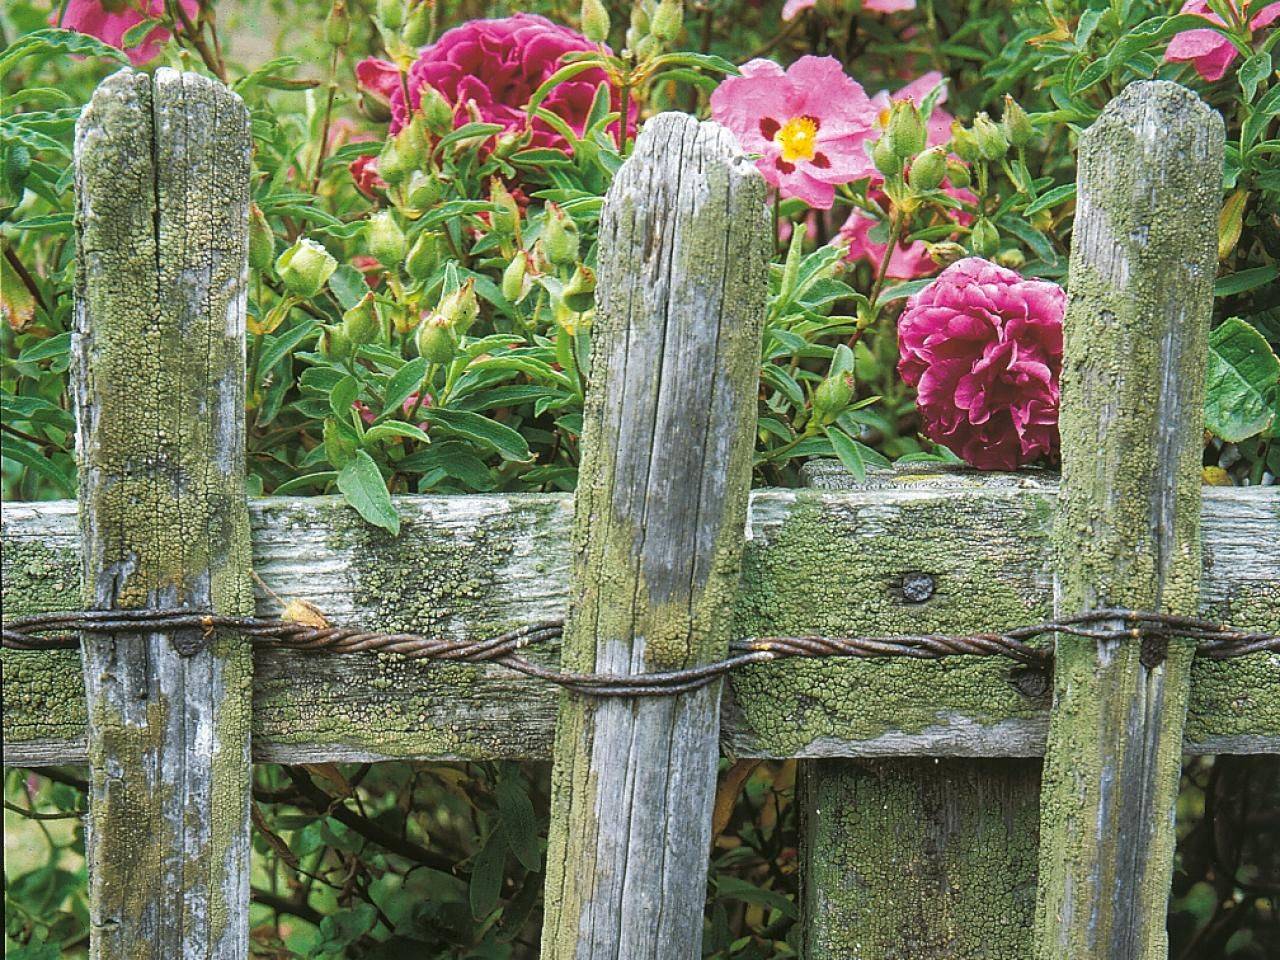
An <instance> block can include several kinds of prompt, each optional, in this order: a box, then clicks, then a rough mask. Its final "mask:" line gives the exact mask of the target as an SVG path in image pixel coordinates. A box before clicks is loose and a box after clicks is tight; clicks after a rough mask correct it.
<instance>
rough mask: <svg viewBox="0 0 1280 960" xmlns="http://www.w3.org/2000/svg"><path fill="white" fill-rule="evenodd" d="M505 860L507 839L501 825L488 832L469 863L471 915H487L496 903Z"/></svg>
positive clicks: (500, 888) (500, 890) (500, 887)
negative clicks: (487, 836)
mask: <svg viewBox="0 0 1280 960" xmlns="http://www.w3.org/2000/svg"><path fill="white" fill-rule="evenodd" d="M506 860H507V841H506V838H505V837H504V836H503V829H502V827H498V828H497V829H496V830H494V831H493V833H491V834H489V839H488V840H487V841H486V842H485V845H484V847H483V848H482V849H481V850H480V852H479V853H478V854H476V859H475V862H474V863H472V865H471V889H470V891H469V894H470V900H471V915H472V916H473V917H476V918H481V917H487V916H488V915H489V914H491V913H493V908H494V907H496V906H497V905H498V894H499V893H501V892H502V873H503V868H504V867H505V866H506Z"/></svg>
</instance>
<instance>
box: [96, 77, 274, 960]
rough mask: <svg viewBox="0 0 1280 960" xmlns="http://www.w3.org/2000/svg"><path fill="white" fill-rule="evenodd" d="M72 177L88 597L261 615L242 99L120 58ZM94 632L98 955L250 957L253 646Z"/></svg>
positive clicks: (166, 959)
mask: <svg viewBox="0 0 1280 960" xmlns="http://www.w3.org/2000/svg"><path fill="white" fill-rule="evenodd" d="M76 189H77V218H78V236H79V265H78V270H79V273H78V277H77V283H76V337H75V346H74V349H73V351H72V352H73V356H74V359H75V381H74V383H75V399H76V413H77V421H78V443H77V447H78V454H79V460H80V522H81V536H82V537H83V541H84V567H83V583H84V589H83V594H84V596H83V599H84V602H85V603H86V604H87V605H89V606H91V607H97V608H104V609H105V608H115V609H138V608H147V607H167V606H174V605H179V606H188V607H191V608H209V607H212V608H215V609H216V610H218V611H219V612H221V613H227V614H245V613H252V612H253V599H252V591H251V587H250V583H249V579H248V573H249V532H248V531H249V528H248V513H247V510H246V505H245V493H244V325H245V279H246V273H247V248H248V192H249V131H248V117H247V114H246V111H245V108H244V105H243V104H242V103H241V102H240V99H239V98H238V97H236V96H235V95H234V94H232V93H230V92H229V91H227V90H226V89H225V88H223V87H222V86H220V85H218V84H216V83H214V82H212V81H210V80H206V79H204V78H202V77H199V76H196V75H193V74H179V73H176V72H174V71H172V70H167V69H162V70H160V71H158V72H157V73H156V75H155V77H154V79H152V78H150V77H148V76H147V75H146V74H142V73H135V72H133V71H130V70H124V71H121V72H120V73H117V74H115V75H114V76H112V77H110V78H109V79H107V80H106V81H104V82H103V83H102V85H101V86H100V87H99V88H98V90H97V92H96V93H95V94H94V97H93V100H92V102H91V103H90V104H89V106H88V107H87V108H86V109H85V112H84V114H83V116H82V117H81V119H80V122H79V125H78V127H77V129H76ZM192 648H198V649H196V651H195V652H191V650H192ZM82 650H83V657H84V677H85V689H86V693H87V697H88V709H89V760H90V767H91V777H90V793H89V832H88V840H87V856H88V862H89V904H90V906H89V909H90V922H91V941H90V943H91V946H90V954H91V956H93V957H100V958H117V957H130V958H156V960H174V958H177V957H182V958H215V957H216V958H225V960H233V958H234V960H239V958H244V957H247V956H248V947H249V944H248V929H249V923H248V915H249V711H250V680H251V673H252V662H251V659H250V651H249V647H248V644H247V642H245V641H244V640H243V639H241V638H237V637H229V636H222V635H218V636H214V637H205V636H204V635H203V632H202V631H199V630H196V631H190V632H188V633H185V634H175V635H173V636H169V635H164V634H145V633H133V632H129V633H119V634H115V635H112V636H105V637H104V636H94V635H85V636H84V637H83V638H82Z"/></svg>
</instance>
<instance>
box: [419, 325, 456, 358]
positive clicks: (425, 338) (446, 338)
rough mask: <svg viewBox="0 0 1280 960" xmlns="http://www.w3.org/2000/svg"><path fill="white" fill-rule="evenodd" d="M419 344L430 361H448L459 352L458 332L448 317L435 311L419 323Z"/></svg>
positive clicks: (420, 352) (420, 349) (421, 353)
mask: <svg viewBox="0 0 1280 960" xmlns="http://www.w3.org/2000/svg"><path fill="white" fill-rule="evenodd" d="M417 344H418V355H419V356H420V357H425V358H426V360H427V362H428V363H448V362H449V361H451V360H452V359H453V358H454V357H455V356H456V355H457V353H458V334H457V333H455V332H454V329H453V325H452V324H451V323H450V322H449V320H448V318H447V317H444V316H442V315H441V314H439V313H433V314H431V315H430V316H428V317H426V318H424V319H423V321H422V323H421V324H420V325H419V327H418V335H417Z"/></svg>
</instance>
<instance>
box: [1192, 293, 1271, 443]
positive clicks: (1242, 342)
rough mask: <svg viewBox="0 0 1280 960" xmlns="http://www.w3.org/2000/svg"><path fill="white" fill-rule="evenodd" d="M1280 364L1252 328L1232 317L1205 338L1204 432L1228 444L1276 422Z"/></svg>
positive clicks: (1250, 435) (1268, 346)
mask: <svg viewBox="0 0 1280 960" xmlns="http://www.w3.org/2000/svg"><path fill="white" fill-rule="evenodd" d="M1277 390H1280V359H1277V358H1276V355H1275V353H1274V352H1273V351H1272V349H1271V346H1270V345H1269V344H1268V343H1267V341H1266V340H1265V339H1264V338H1263V336H1262V334H1260V333H1258V331H1257V330H1255V329H1254V328H1253V327H1252V326H1250V325H1249V324H1248V323H1246V322H1245V321H1243V320H1241V319H1240V318H1239V317H1232V318H1231V319H1229V320H1227V321H1226V322H1224V323H1223V324H1222V325H1220V326H1219V327H1217V328H1216V329H1214V330H1213V331H1212V332H1211V333H1210V334H1209V372H1208V376H1207V378H1206V383H1205V398H1204V419H1205V426H1206V427H1208V429H1209V430H1210V431H1211V432H1212V433H1214V434H1215V435H1217V436H1219V437H1221V438H1222V439H1223V440H1227V441H1230V442H1233V443H1235V442H1239V441H1241V440H1246V439H1248V438H1249V437H1252V436H1256V435H1257V434H1259V433H1262V431H1264V430H1266V429H1267V427H1268V426H1270V425H1271V422H1272V420H1273V419H1274V418H1275V409H1274V403H1275V398H1276V392H1277Z"/></svg>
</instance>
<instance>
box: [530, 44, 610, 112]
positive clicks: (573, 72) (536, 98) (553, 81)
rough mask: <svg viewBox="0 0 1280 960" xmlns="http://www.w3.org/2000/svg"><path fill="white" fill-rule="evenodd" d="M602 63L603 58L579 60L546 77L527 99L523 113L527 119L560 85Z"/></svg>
mask: <svg viewBox="0 0 1280 960" xmlns="http://www.w3.org/2000/svg"><path fill="white" fill-rule="evenodd" d="M602 61H603V57H601V58H599V59H597V58H592V59H590V60H581V61H579V62H578V63H571V64H569V65H567V66H564V67H561V68H560V69H559V70H557V71H556V72H555V73H553V74H552V75H551V76H549V77H547V79H545V80H543V81H542V83H541V84H540V85H539V87H538V89H537V90H535V91H533V96H531V97H530V98H529V103H528V105H527V106H526V107H525V111H526V113H527V114H528V116H529V118H530V119H532V118H533V115H534V113H535V111H537V109H538V106H539V105H540V104H541V103H542V101H543V100H545V99H547V96H548V95H549V94H550V93H551V91H552V90H554V89H555V88H556V87H557V86H558V85H560V84H561V83H564V81H566V80H572V79H573V78H574V77H576V76H577V75H578V74H580V73H586V72H587V71H588V70H592V69H595V68H597V67H599V66H600V65H601V63H602Z"/></svg>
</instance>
